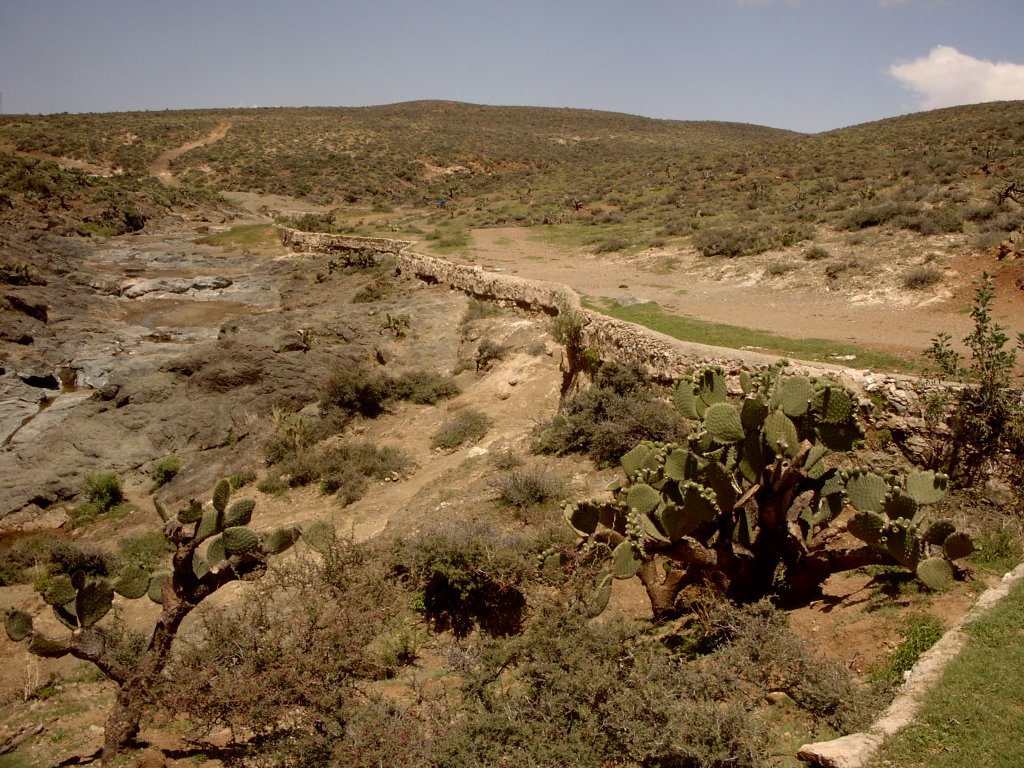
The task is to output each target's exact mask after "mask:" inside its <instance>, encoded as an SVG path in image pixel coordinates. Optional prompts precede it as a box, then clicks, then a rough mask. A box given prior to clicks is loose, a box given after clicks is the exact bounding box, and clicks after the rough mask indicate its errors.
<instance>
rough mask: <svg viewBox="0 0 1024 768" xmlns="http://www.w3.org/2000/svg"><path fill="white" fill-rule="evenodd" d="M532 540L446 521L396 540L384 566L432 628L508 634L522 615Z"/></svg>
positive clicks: (519, 624) (518, 624)
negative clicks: (387, 567)
mask: <svg viewBox="0 0 1024 768" xmlns="http://www.w3.org/2000/svg"><path fill="white" fill-rule="evenodd" d="M532 543H533V542H532V541H530V540H528V539H526V538H524V537H521V536H512V535H509V534H505V533H501V532H499V531H497V530H496V529H494V528H491V527H489V526H486V525H478V524H477V525H474V524H469V525H466V524H460V525H456V524H450V525H448V526H445V527H441V528H435V529H432V530H429V531H426V532H424V533H422V534H419V535H417V536H414V537H412V538H408V539H404V540H401V541H398V542H396V543H395V544H394V545H393V546H392V548H391V550H390V552H389V553H388V556H387V557H388V562H389V571H390V573H391V574H392V577H393V578H395V579H397V580H398V581H400V582H401V583H402V584H403V585H404V586H405V588H406V589H409V590H411V591H412V592H413V593H414V594H416V595H417V598H416V604H417V605H418V606H419V610H420V611H421V612H422V613H423V615H424V617H425V618H426V619H427V621H428V622H429V623H430V626H431V627H432V628H433V629H434V631H437V632H447V631H451V632H452V633H453V634H454V635H455V636H456V637H465V636H466V635H468V634H469V633H470V631H472V630H473V628H474V627H479V628H480V629H481V630H483V631H484V632H485V633H487V634H490V635H495V636H508V635H512V634H516V633H518V632H519V631H520V629H521V628H522V622H523V619H524V618H525V614H524V611H525V609H526V597H525V594H524V592H523V591H522V587H523V585H524V584H525V582H526V580H527V575H528V574H529V573H530V571H531V570H533V568H535V566H533V564H532V562H531V560H532V557H531V555H532V554H533V553H532V551H531V548H530V547H531V544H532Z"/></svg>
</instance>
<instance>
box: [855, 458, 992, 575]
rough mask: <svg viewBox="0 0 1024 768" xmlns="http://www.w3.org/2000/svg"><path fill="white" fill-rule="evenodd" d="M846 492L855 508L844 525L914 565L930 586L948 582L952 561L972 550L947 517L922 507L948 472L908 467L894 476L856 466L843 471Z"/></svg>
mask: <svg viewBox="0 0 1024 768" xmlns="http://www.w3.org/2000/svg"><path fill="white" fill-rule="evenodd" d="M843 480H844V482H845V484H846V497H847V500H848V501H849V503H850V505H851V506H852V507H853V508H854V509H856V510H857V511H856V512H855V513H854V515H853V517H852V518H851V519H850V523H849V526H848V528H847V529H848V530H849V532H850V533H851V534H853V535H854V536H856V537H857V538H858V539H860V540H861V541H865V542H867V543H868V544H870V545H871V546H873V547H875V548H877V549H879V550H881V551H883V552H886V553H887V554H888V555H889V556H890V557H892V559H894V560H895V561H896V562H898V563H899V564H900V565H902V566H904V567H905V568H907V569H909V570H911V571H913V572H914V573H915V574H916V575H917V578H918V579H920V580H921V582H922V583H923V584H925V585H926V586H927V587H929V588H930V589H934V590H942V589H946V588H948V587H949V586H950V585H952V583H953V578H954V575H955V570H954V568H955V565H954V561H956V560H959V559H960V558H962V557H966V556H967V555H969V554H971V552H973V551H974V544H973V542H972V541H971V537H970V536H968V535H967V534H966V533H964V532H962V531H957V530H956V525H954V524H953V522H952V521H950V520H946V519H938V520H929V519H928V518H927V517H926V515H925V513H924V507H925V506H926V505H928V504H934V503H935V502H937V501H939V500H940V499H941V498H942V497H943V496H944V495H945V493H946V489H947V487H948V484H949V477H948V476H947V475H944V474H942V473H941V472H932V471H930V470H929V471H923V472H911V473H910V474H908V475H907V476H906V478H905V480H904V481H903V482H902V483H901V482H900V479H899V478H896V477H883V476H882V475H880V474H878V473H877V472H873V471H871V470H868V469H864V468H857V469H853V470H850V471H849V472H844V473H843Z"/></svg>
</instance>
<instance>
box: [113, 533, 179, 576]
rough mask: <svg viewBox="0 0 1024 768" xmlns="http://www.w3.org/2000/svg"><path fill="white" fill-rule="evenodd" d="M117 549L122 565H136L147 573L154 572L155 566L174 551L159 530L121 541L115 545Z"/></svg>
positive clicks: (172, 546)
mask: <svg viewBox="0 0 1024 768" xmlns="http://www.w3.org/2000/svg"><path fill="white" fill-rule="evenodd" d="M117 548H118V553H119V555H120V560H121V562H122V563H123V564H126V565H128V564H130V565H137V566H139V567H140V568H142V569H143V570H145V571H147V572H149V573H152V572H154V571H156V570H157V566H159V565H160V564H161V563H162V562H163V561H164V560H166V559H167V555H169V554H170V553H172V552H173V551H174V545H172V544H171V542H169V541H168V540H167V537H166V536H164V534H163V531H160V530H152V531H147V532H146V533H142V534H139V535H138V536H131V537H129V538H126V539H121V541H119V542H118V543H117Z"/></svg>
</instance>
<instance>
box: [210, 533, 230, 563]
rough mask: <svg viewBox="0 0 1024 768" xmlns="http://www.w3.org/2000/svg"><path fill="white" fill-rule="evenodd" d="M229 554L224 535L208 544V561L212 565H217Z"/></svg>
mask: <svg viewBox="0 0 1024 768" xmlns="http://www.w3.org/2000/svg"><path fill="white" fill-rule="evenodd" d="M227 556H228V551H227V549H225V548H224V538H223V537H222V536H218V537H217V538H215V539H212V540H211V541H210V543H209V544H207V545H206V562H208V563H209V564H210V567H213V566H215V565H216V564H217V563H219V562H220V561H221V560H226V559H227Z"/></svg>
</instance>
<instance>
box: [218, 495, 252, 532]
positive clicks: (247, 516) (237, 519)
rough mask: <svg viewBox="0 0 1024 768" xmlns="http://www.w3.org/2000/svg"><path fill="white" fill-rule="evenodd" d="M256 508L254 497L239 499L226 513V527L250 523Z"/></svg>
mask: <svg viewBox="0 0 1024 768" xmlns="http://www.w3.org/2000/svg"><path fill="white" fill-rule="evenodd" d="M254 509H256V501H255V500H254V499H239V500H238V501H236V502H235V503H234V504H232V505H231V506H230V507H228V511H227V512H225V513H224V527H225V528H234V527H235V526H238V525H248V524H249V521H250V520H252V511H253V510H254Z"/></svg>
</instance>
